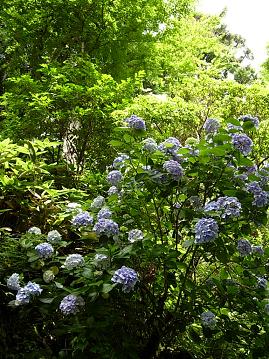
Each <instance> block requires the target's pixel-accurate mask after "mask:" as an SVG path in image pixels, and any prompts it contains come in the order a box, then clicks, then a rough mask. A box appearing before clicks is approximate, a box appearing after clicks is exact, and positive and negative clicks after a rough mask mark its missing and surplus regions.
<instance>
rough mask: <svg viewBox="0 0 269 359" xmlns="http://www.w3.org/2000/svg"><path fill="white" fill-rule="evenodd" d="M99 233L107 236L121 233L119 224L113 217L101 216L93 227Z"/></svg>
mask: <svg viewBox="0 0 269 359" xmlns="http://www.w3.org/2000/svg"><path fill="white" fill-rule="evenodd" d="M93 230H94V231H95V232H96V233H97V235H99V236H101V235H105V236H107V237H114V236H117V235H118V234H119V226H118V224H117V223H116V222H114V221H112V219H107V218H101V219H99V220H98V222H97V223H96V224H95V226H94V227H93Z"/></svg>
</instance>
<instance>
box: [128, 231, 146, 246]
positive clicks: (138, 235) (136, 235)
mask: <svg viewBox="0 0 269 359" xmlns="http://www.w3.org/2000/svg"><path fill="white" fill-rule="evenodd" d="M143 238H144V234H143V232H142V231H141V230H140V229H132V230H130V232H129V233H128V241H129V242H131V243H134V242H137V241H141V240H142V239H143Z"/></svg>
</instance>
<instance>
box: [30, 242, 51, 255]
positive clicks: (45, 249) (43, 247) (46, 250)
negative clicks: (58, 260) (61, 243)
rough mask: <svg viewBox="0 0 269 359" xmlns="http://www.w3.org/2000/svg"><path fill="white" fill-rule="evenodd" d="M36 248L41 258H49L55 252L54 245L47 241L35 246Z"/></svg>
mask: <svg viewBox="0 0 269 359" xmlns="http://www.w3.org/2000/svg"><path fill="white" fill-rule="evenodd" d="M35 250H36V252H37V255H38V256H39V257H40V258H49V257H51V256H52V255H53V252H54V249H53V247H52V245H51V244H49V243H46V242H45V243H41V244H38V245H37V246H36V247H35Z"/></svg>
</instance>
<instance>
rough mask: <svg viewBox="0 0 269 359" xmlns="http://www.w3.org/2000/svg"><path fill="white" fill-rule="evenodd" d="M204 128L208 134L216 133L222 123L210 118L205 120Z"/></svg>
mask: <svg viewBox="0 0 269 359" xmlns="http://www.w3.org/2000/svg"><path fill="white" fill-rule="evenodd" d="M203 128H204V130H205V132H206V133H207V134H216V133H217V132H218V130H219V128H220V123H219V121H218V120H216V119H215V118H208V119H207V120H206V121H205V123H204V125H203Z"/></svg>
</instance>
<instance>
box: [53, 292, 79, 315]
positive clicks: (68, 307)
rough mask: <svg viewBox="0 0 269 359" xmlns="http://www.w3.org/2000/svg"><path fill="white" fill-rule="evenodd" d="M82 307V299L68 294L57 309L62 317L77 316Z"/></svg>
mask: <svg viewBox="0 0 269 359" xmlns="http://www.w3.org/2000/svg"><path fill="white" fill-rule="evenodd" d="M84 306H85V302H84V300H83V298H81V297H78V296H76V295H74V294H69V295H67V296H66V297H64V298H63V300H62V301H61V303H60V306H59V308H60V311H61V312H62V313H63V314H64V315H70V314H77V313H78V312H79V311H80V310H81V309H82V308H83V307H84Z"/></svg>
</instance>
